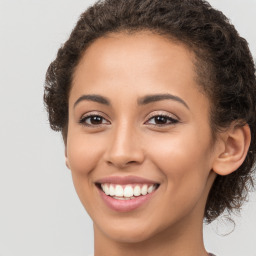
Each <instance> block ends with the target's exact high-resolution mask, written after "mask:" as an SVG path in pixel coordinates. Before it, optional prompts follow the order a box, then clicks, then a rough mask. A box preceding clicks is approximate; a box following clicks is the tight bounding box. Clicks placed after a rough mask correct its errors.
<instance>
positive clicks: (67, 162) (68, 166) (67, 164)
mask: <svg viewBox="0 0 256 256" xmlns="http://www.w3.org/2000/svg"><path fill="white" fill-rule="evenodd" d="M65 163H66V166H67V168H68V169H70V165H69V160H68V156H67V147H65Z"/></svg>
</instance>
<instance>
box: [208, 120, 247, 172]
mask: <svg viewBox="0 0 256 256" xmlns="http://www.w3.org/2000/svg"><path fill="white" fill-rule="evenodd" d="M220 140H221V147H218V149H217V152H216V153H217V154H216V158H215V160H214V163H213V168H212V169H213V171H214V172H215V173H217V174H219V175H228V174H230V173H232V172H234V171H236V170H237V169H238V168H239V167H240V166H241V165H242V163H243V161H244V159H245V158H246V155H247V152H248V150H249V146H250V142H251V131H250V127H249V125H248V124H246V125H244V126H239V125H237V124H233V125H231V126H230V127H229V128H228V130H226V131H225V132H224V133H223V134H221V138H220Z"/></svg>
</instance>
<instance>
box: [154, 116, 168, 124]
mask: <svg viewBox="0 0 256 256" xmlns="http://www.w3.org/2000/svg"><path fill="white" fill-rule="evenodd" d="M167 121H168V120H167V117H165V116H157V117H155V122H156V124H166V123H167Z"/></svg>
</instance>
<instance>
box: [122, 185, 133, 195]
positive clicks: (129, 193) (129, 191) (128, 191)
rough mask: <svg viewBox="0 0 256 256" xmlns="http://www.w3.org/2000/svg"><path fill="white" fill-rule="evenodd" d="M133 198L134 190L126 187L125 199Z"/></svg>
mask: <svg viewBox="0 0 256 256" xmlns="http://www.w3.org/2000/svg"><path fill="white" fill-rule="evenodd" d="M131 196H133V189H132V186H129V185H128V186H126V187H125V189H124V197H131Z"/></svg>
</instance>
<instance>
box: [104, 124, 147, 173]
mask: <svg viewBox="0 0 256 256" xmlns="http://www.w3.org/2000/svg"><path fill="white" fill-rule="evenodd" d="M109 141H110V143H109V147H108V148H107V150H106V151H105V154H104V160H105V161H106V162H107V164H108V165H112V166H115V167H116V168H118V169H123V168H126V167H128V166H131V165H132V166H133V165H139V164H141V163H142V162H143V161H144V158H145V156H144V150H143V145H142V141H141V136H140V134H139V133H138V132H136V129H134V128H132V127H129V126H128V125H127V124H123V125H120V126H119V127H116V129H113V130H112V131H111V135H110V140H109Z"/></svg>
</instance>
